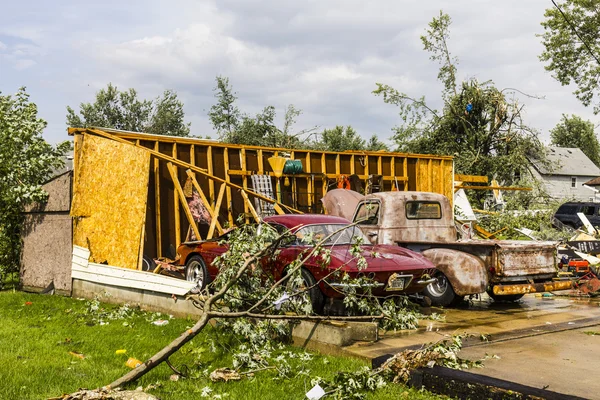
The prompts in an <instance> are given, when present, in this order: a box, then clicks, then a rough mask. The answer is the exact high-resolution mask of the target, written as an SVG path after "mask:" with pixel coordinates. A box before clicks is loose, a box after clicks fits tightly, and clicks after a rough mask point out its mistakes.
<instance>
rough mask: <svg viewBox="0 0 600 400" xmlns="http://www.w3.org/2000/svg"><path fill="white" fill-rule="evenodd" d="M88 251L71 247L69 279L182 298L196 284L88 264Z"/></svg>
mask: <svg viewBox="0 0 600 400" xmlns="http://www.w3.org/2000/svg"><path fill="white" fill-rule="evenodd" d="M89 254H90V252H89V250H87V249H85V248H83V247H79V246H73V264H72V269H71V278H73V279H80V280H84V281H89V282H95V283H101V284H106V285H112V286H119V287H126V288H133V289H141V290H151V291H154V292H159V293H167V294H174V295H177V296H183V295H185V294H187V293H188V292H189V291H190V290H192V289H193V288H194V287H195V286H196V284H195V283H193V282H188V281H185V280H183V279H177V278H171V277H168V276H164V275H159V274H154V273H152V272H145V271H138V270H134V269H127V268H119V267H113V266H110V265H104V264H96V263H91V262H88V258H89Z"/></svg>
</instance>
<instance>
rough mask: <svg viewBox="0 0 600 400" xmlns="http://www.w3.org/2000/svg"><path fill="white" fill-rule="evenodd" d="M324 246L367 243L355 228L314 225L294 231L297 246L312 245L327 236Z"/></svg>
mask: <svg viewBox="0 0 600 400" xmlns="http://www.w3.org/2000/svg"><path fill="white" fill-rule="evenodd" d="M329 235H331V237H329V238H328V239H327V241H326V242H325V243H323V244H324V245H329V246H330V245H334V244H354V243H356V242H357V240H358V241H362V243H369V241H368V239H367V238H366V236H365V235H364V234H363V233H362V231H361V230H360V229H359V228H358V227H357V226H347V225H344V224H316V225H307V226H304V227H302V228H300V229H298V231H296V237H297V238H298V243H299V244H313V243H317V242H320V241H321V240H323V239H324V238H326V237H327V236H329Z"/></svg>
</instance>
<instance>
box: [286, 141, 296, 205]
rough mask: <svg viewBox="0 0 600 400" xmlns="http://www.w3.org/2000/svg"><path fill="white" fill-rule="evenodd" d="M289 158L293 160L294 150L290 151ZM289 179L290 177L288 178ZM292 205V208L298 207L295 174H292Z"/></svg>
mask: <svg viewBox="0 0 600 400" xmlns="http://www.w3.org/2000/svg"><path fill="white" fill-rule="evenodd" d="M290 159H292V160H294V159H295V157H294V151H291V152H290ZM288 179H290V178H288ZM291 179H292V205H293V206H294V208H298V192H297V190H298V185H297V184H296V176H295V175H294V176H292V177H291Z"/></svg>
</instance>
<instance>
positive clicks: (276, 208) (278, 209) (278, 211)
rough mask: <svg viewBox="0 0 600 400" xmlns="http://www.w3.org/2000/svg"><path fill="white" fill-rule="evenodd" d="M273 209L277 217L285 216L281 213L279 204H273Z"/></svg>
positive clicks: (283, 212)
mask: <svg viewBox="0 0 600 400" xmlns="http://www.w3.org/2000/svg"><path fill="white" fill-rule="evenodd" d="M273 208H274V209H275V212H276V213H277V214H279V215H283V214H285V211H283V209H282V208H281V207H280V206H279V204H277V203H275V204H273Z"/></svg>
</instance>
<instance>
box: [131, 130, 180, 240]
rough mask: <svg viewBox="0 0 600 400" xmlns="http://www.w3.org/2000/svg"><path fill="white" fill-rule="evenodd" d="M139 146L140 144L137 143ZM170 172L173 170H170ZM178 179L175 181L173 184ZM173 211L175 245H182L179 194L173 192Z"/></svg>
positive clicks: (175, 155)
mask: <svg viewBox="0 0 600 400" xmlns="http://www.w3.org/2000/svg"><path fill="white" fill-rule="evenodd" d="M136 146H139V143H136ZM172 152H173V158H177V143H176V142H175V143H173V150H172ZM169 172H171V170H170V169H169ZM175 181H178V180H177V179H174V180H173V184H174V182H175ZM173 211H174V213H175V221H174V222H175V243H181V215H180V213H179V193H178V192H177V190H173Z"/></svg>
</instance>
